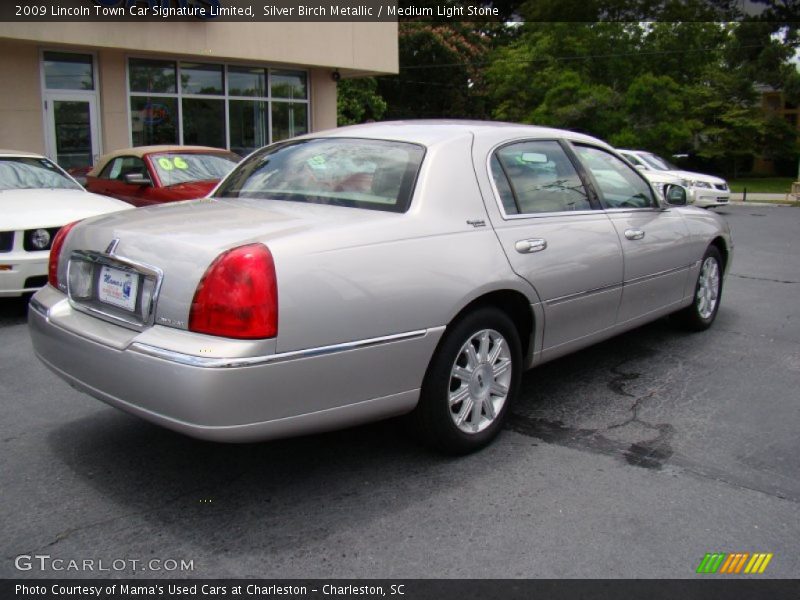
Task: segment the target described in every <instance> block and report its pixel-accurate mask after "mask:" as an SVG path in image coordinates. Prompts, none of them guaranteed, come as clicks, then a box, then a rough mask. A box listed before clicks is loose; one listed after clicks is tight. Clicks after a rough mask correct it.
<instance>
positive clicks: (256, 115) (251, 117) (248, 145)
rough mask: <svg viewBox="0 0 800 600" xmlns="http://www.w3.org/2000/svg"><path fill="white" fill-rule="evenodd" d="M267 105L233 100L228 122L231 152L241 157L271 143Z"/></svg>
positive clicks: (260, 102) (256, 101) (262, 102)
mask: <svg viewBox="0 0 800 600" xmlns="http://www.w3.org/2000/svg"><path fill="white" fill-rule="evenodd" d="M267 121H268V119H267V103H266V102H264V101H262V100H231V101H230V106H229V108H228V122H229V127H230V134H231V150H232V151H233V152H236V154H238V155H240V156H245V155H247V154H250V153H251V152H252V151H253V150H255V149H257V148H261V147H262V146H266V145H267V144H268V143H269V123H268V122H267Z"/></svg>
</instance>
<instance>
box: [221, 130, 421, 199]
mask: <svg viewBox="0 0 800 600" xmlns="http://www.w3.org/2000/svg"><path fill="white" fill-rule="evenodd" d="M424 155H425V150H424V149H423V148H422V147H421V146H418V145H416V144H409V143H405V142H390V141H385V140H365V139H353V138H320V139H310V140H298V141H293V142H288V143H285V144H279V145H273V146H268V147H267V148H264V149H263V150H261V151H260V152H256V153H255V154H253V155H251V156H250V157H249V158H248V159H247V160H245V161H244V162H243V163H241V164H240V165H239V167H238V168H237V169H236V170H235V171H234V172H233V173H232V174H231V176H230V177H228V179H226V180H225V181H224V182H223V183H222V185H221V186H220V187H219V189H218V190H217V192H216V194H215V197H217V198H263V199H269V200H288V201H292V202H310V203H314V204H332V205H336V206H349V207H353V208H367V209H372V210H384V211H391V212H405V211H406V210H407V209H408V205H409V203H410V202H411V194H412V192H413V191H414V182H415V181H416V178H417V173H418V172H419V167H420V164H421V163H422V158H423V156H424Z"/></svg>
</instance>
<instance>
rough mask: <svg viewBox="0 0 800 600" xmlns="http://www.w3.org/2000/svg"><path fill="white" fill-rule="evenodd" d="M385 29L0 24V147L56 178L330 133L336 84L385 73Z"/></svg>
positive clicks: (394, 61)
mask: <svg viewBox="0 0 800 600" xmlns="http://www.w3.org/2000/svg"><path fill="white" fill-rule="evenodd" d="M397 71H398V51H397V23H395V22H389V23H375V22H373V23H369V22H362V23H355V22H353V23H344V22H329V23H323V22H316V23H315V22H293V23H290V22H280V23H277V22H268V23H253V22H247V23H242V22H238V23H236V22H217V21H201V20H198V21H196V22H170V23H160V22H159V23H153V22H148V23H119V22H109V23H102V22H91V23H89V22H87V23H74V22H69V23H64V22H62V23H54V22H48V23H35V22H24V23H11V22H2V23H0V77H2V80H3V81H5V82H6V83H5V85H4V90H3V93H2V94H0V147H3V148H11V149H15V150H26V151H32V152H38V153H41V154H46V155H48V156H50V157H51V158H52V159H53V160H55V161H57V162H58V163H59V164H60V165H61V166H63V167H65V168H72V167H82V166H86V165H89V164H93V163H94V162H95V161H96V159H97V158H98V157H99V156H100V155H101V154H104V153H107V152H111V151H114V150H118V149H120V148H125V147H128V146H141V145H147V144H201V145H207V146H215V147H220V148H229V149H231V150H233V151H234V152H237V153H239V154H246V153H248V152H250V151H251V150H253V149H255V148H258V147H260V146H264V145H266V144H268V143H271V142H274V141H279V140H282V139H286V138H289V137H292V136H295V135H301V134H303V133H307V132H311V131H319V130H323V129H329V128H332V127H335V126H336V81H337V80H338V78H339V77H358V76H367V75H382V74H391V73H397Z"/></svg>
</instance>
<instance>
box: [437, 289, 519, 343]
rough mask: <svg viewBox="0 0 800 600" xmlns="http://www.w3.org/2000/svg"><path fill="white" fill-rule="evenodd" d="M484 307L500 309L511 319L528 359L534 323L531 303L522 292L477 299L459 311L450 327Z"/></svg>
mask: <svg viewBox="0 0 800 600" xmlns="http://www.w3.org/2000/svg"><path fill="white" fill-rule="evenodd" d="M484 306H493V307H495V308H499V309H500V310H502V311H503V312H504V313H506V314H507V315H508V316H509V317H510V318H511V320H512V321H513V322H514V325H515V326H516V328H517V332H518V333H519V341H520V345H521V346H522V356H523V358H524V357H526V356H527V355H528V350H529V349H530V344H531V333H533V326H534V321H533V312H532V311H531V304H530V301H529V300H528V299H527V298H526V297H525V296H524V295H523V294H522V293H520V292H517V291H514V290H498V291H496V292H489V293H488V294H484V295H483V296H480V297H478V298H475V300H473V301H472V302H470V303H469V304H467V305H466V306H465V307H464V308H462V309H461V310H460V311H459V313H458V314H457V315H456V316H455V318H453V320H452V321H451V322H450V324H451V325H449V326H452V324H453V323H456V322H458V321H459V320H460V319H461V318H462V317H464V316H465V315H467V314H469V313H471V312H472V311H474V310H475V309H477V308H481V307H484ZM449 326H448V327H449Z"/></svg>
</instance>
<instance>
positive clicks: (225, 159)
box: [150, 152, 239, 187]
mask: <svg viewBox="0 0 800 600" xmlns="http://www.w3.org/2000/svg"><path fill="white" fill-rule="evenodd" d="M150 162H151V163H152V165H153V168H155V170H156V172H157V173H158V178H159V179H160V180H161V185H163V186H164V187H167V186H170V185H178V184H181V183H190V182H192V181H209V180H215V179H222V178H223V177H225V176H226V175H227V174H228V173H230V172H231V170H232V169H233V167H235V166H236V163H237V162H239V157H238V156H236V155H235V154H233V153H228V152H220V153H213V154H211V153H208V154H203V153H200V152H180V153H178V152H170V153H163V154H151V155H150Z"/></svg>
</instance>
